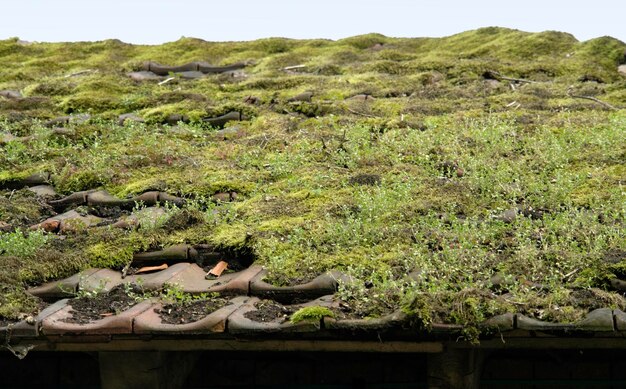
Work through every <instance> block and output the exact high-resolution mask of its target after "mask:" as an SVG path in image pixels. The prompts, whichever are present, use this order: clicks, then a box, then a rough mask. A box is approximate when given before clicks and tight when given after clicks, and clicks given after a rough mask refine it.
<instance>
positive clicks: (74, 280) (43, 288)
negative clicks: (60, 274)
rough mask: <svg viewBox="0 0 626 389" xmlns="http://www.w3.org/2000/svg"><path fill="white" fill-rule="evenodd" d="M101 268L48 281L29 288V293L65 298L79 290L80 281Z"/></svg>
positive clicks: (41, 296) (38, 295)
mask: <svg viewBox="0 0 626 389" xmlns="http://www.w3.org/2000/svg"><path fill="white" fill-rule="evenodd" d="M99 270H100V269H87V270H83V271H82V272H80V273H77V274H74V275H73V276H71V277H68V278H65V279H62V280H60V281H53V282H47V283H45V284H43V285H40V286H35V287H33V288H30V289H28V293H30V294H32V295H33V296H37V297H39V298H42V299H52V298H63V297H70V296H73V295H74V294H75V293H76V291H77V290H78V283H79V282H80V281H81V280H83V279H86V278H88V277H89V276H91V275H93V274H94V273H95V272H97V271H99Z"/></svg>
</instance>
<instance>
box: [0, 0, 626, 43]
mask: <svg viewBox="0 0 626 389" xmlns="http://www.w3.org/2000/svg"><path fill="white" fill-rule="evenodd" d="M625 11H626V0H595V1H580V0H517V1H506V0H499V1H498V0H480V1H471V0H465V1H464V0H415V1H409V0H345V1H342V0H308V1H297V0H291V1H287V0H238V1H233V0H221V1H209V0H206V1H200V0H177V1H176V0H99V1H89V0H54V1H53V0H4V1H2V11H1V12H2V13H1V18H0V39H6V38H9V37H16V36H17V37H19V38H21V39H23V40H28V41H49V42H57V41H79V40H102V39H108V38H117V39H120V40H122V41H124V42H129V43H148V44H158V43H163V42H169V41H174V40H177V39H178V38H180V37H181V36H187V37H196V38H201V39H205V40H209V41H231V40H250V39H257V38H266V37H276V36H280V37H288V38H330V39H339V38H344V37H348V36H353V35H358V34H365V33H369V32H379V33H381V34H384V35H387V36H394V37H424V36H429V37H437V36H447V35H452V34H455V33H458V32H462V31H466V30H470V29H475V28H478V27H487V26H502V27H510V28H516V29H519V30H524V31H533V32H536V31H545V30H558V31H565V32H569V33H572V34H574V35H575V36H576V38H578V39H579V40H587V39H590V38H595V37H599V36H604V35H610V36H613V37H615V38H618V39H621V40H622V41H626V23H625V15H626V12H625Z"/></svg>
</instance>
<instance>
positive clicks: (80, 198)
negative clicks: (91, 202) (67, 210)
mask: <svg viewBox="0 0 626 389" xmlns="http://www.w3.org/2000/svg"><path fill="white" fill-rule="evenodd" d="M94 192H95V190H85V191H81V192H75V193H72V194H71V195H69V196H66V197H63V198H62V199H59V200H54V201H50V205H52V206H53V207H68V206H70V205H83V204H87V196H88V195H89V194H90V193H94Z"/></svg>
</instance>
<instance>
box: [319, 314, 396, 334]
mask: <svg viewBox="0 0 626 389" xmlns="http://www.w3.org/2000/svg"><path fill="white" fill-rule="evenodd" d="M406 320H407V318H406V314H405V313H404V312H402V311H396V312H394V313H391V314H389V315H387V316H383V317H378V318H373V319H348V320H336V319H334V318H332V317H325V318H324V327H325V328H327V329H330V330H351V331H354V330H358V331H380V330H383V329H388V328H393V327H400V326H401V325H402V324H403V323H405V322H406Z"/></svg>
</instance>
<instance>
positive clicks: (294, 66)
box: [281, 65, 306, 71]
mask: <svg viewBox="0 0 626 389" xmlns="http://www.w3.org/2000/svg"><path fill="white" fill-rule="evenodd" d="M305 67H306V65H293V66H286V67H284V68H282V69H281V70H285V71H287V70H296V69H302V68H305Z"/></svg>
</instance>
